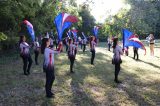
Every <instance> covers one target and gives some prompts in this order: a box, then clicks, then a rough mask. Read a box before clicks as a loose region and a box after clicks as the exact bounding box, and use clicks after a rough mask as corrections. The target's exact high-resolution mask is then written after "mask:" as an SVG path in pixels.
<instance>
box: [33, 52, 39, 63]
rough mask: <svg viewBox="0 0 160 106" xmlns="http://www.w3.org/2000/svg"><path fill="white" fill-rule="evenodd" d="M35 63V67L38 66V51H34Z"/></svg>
mask: <svg viewBox="0 0 160 106" xmlns="http://www.w3.org/2000/svg"><path fill="white" fill-rule="evenodd" d="M34 53H35V63H36V65H38V55H39V52H38V51H35V52H34Z"/></svg>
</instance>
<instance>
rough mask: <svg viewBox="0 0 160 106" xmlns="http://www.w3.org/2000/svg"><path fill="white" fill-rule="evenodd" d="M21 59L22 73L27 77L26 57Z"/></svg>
mask: <svg viewBox="0 0 160 106" xmlns="http://www.w3.org/2000/svg"><path fill="white" fill-rule="evenodd" d="M22 59H23V71H24V75H27V57H26V56H22Z"/></svg>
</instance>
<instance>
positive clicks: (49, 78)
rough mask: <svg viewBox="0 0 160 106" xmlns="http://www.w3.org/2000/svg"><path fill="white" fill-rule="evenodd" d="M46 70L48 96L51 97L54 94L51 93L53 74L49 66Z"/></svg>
mask: <svg viewBox="0 0 160 106" xmlns="http://www.w3.org/2000/svg"><path fill="white" fill-rule="evenodd" d="M45 71H46V85H45V89H46V96H47V97H51V96H52V93H51V83H52V74H51V70H50V69H49V68H46V70H45Z"/></svg>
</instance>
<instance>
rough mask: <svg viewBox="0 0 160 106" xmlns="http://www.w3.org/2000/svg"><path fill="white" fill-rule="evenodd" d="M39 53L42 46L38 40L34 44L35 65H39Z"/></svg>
mask: <svg viewBox="0 0 160 106" xmlns="http://www.w3.org/2000/svg"><path fill="white" fill-rule="evenodd" d="M39 51H40V45H39V42H38V38H36V40H35V42H34V54H35V63H36V65H38V56H39Z"/></svg>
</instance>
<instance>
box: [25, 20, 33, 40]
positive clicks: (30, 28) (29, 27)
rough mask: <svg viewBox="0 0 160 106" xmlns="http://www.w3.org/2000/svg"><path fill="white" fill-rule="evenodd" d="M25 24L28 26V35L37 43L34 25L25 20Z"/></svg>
mask: <svg viewBox="0 0 160 106" xmlns="http://www.w3.org/2000/svg"><path fill="white" fill-rule="evenodd" d="M23 23H24V24H26V26H27V30H28V33H29V35H30V36H31V38H32V41H35V33H34V29H33V25H32V24H31V23H30V22H29V21H27V20H24V21H23Z"/></svg>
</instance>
